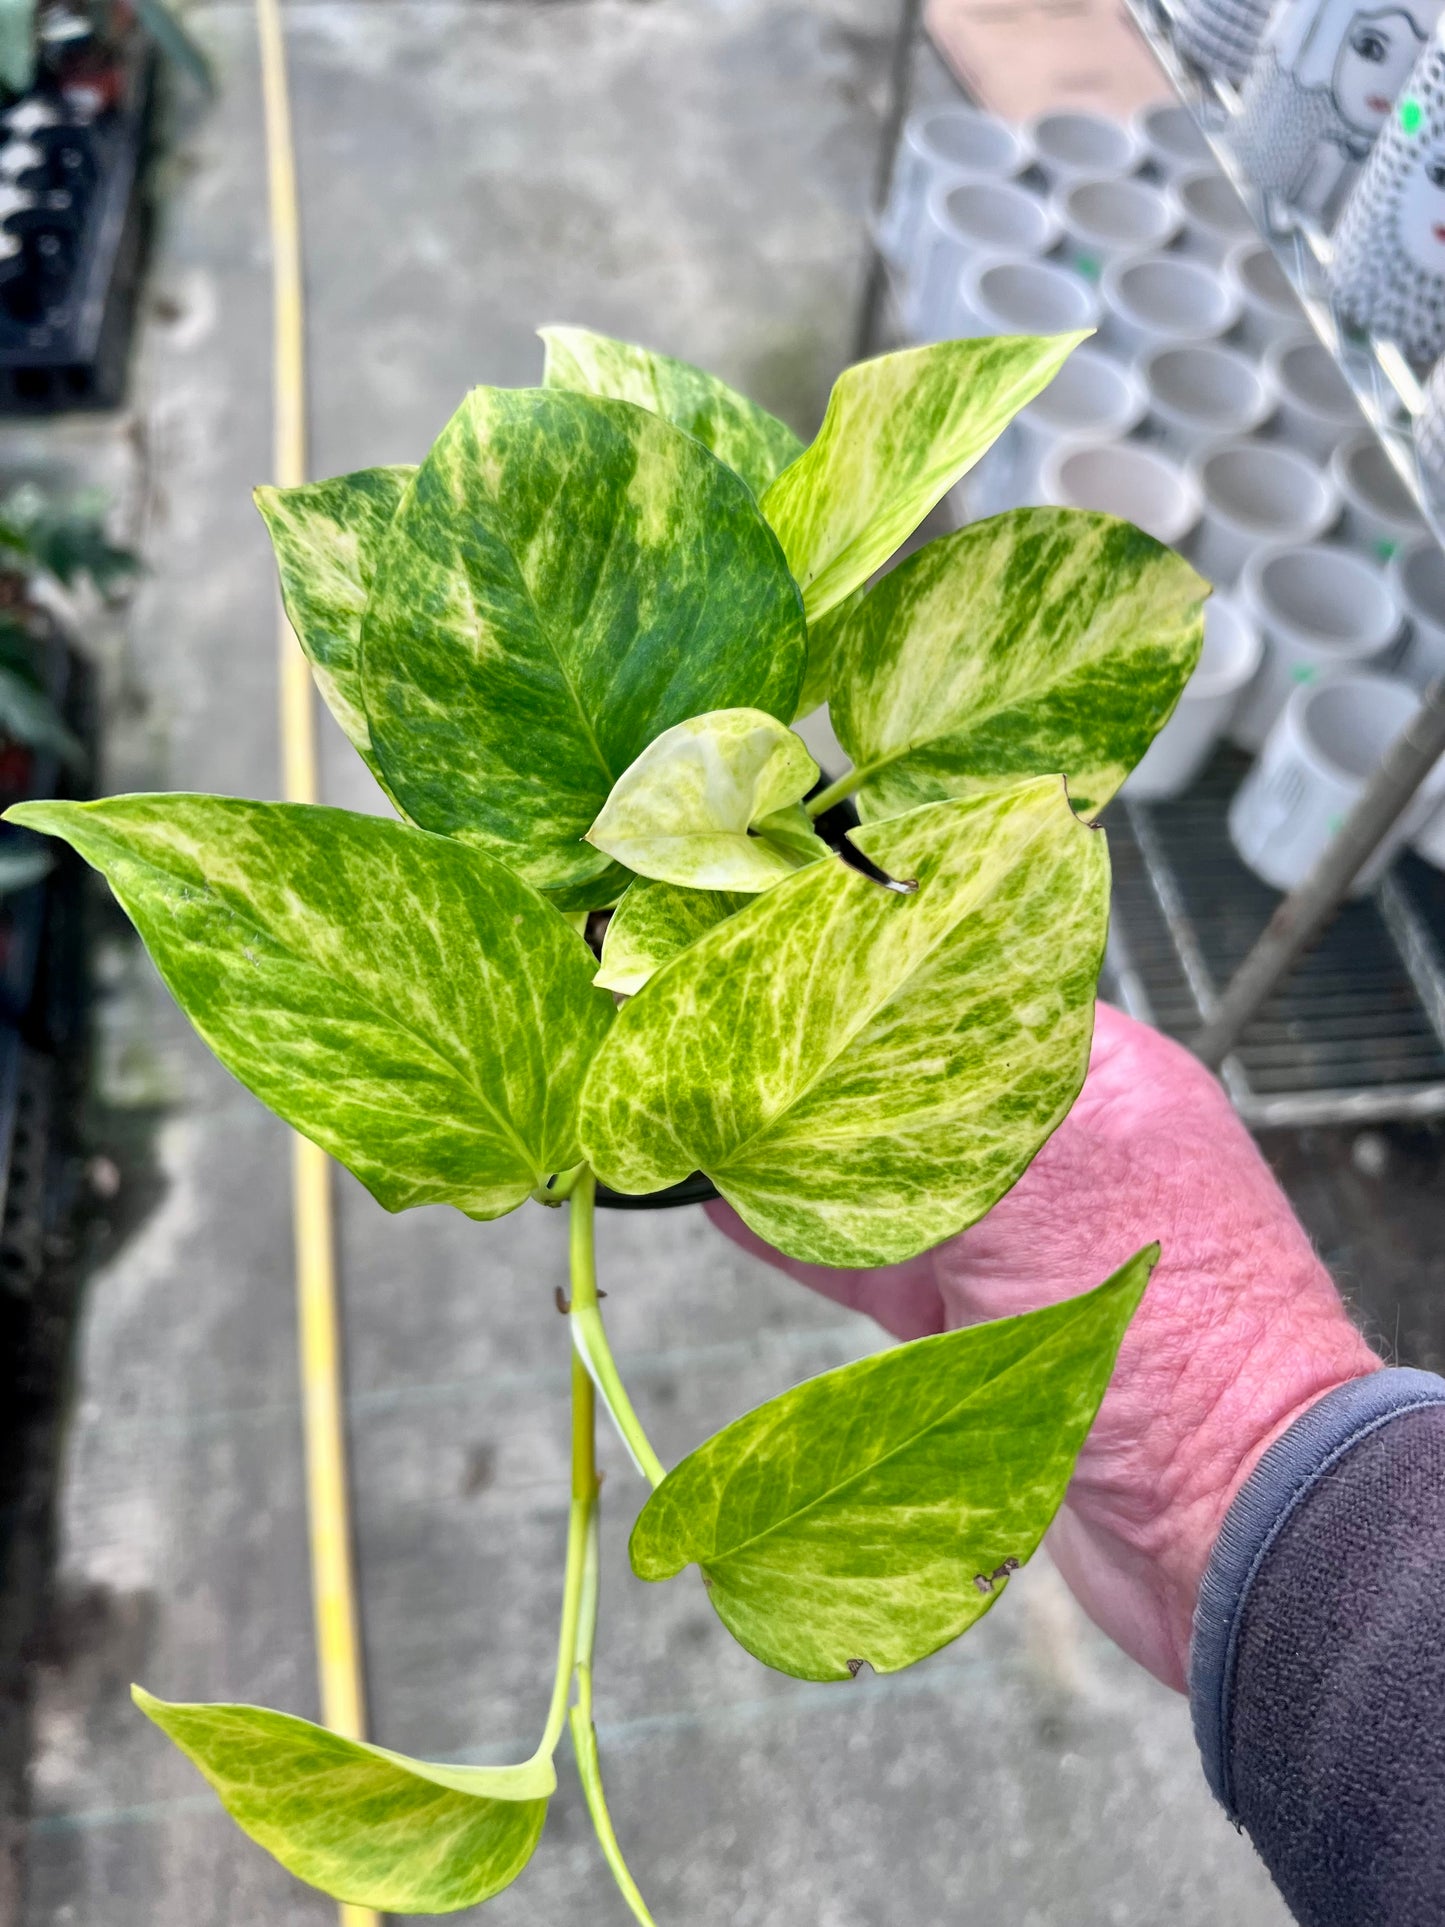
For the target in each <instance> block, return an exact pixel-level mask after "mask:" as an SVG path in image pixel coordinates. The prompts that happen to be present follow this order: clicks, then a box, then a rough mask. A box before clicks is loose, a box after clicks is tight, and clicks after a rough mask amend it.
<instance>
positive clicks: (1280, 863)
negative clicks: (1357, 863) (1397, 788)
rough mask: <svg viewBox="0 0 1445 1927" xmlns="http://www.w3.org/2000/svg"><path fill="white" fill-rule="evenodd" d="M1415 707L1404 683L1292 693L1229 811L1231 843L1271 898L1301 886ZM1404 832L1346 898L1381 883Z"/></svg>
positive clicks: (1337, 685)
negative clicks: (1273, 893) (1266, 885)
mask: <svg viewBox="0 0 1445 1927" xmlns="http://www.w3.org/2000/svg"><path fill="white" fill-rule="evenodd" d="M1419 701H1420V699H1419V697H1418V695H1417V694H1416V692H1415V691H1414V690H1413V689H1412V688H1411V687H1410V685H1409V683H1405V682H1399V681H1396V680H1395V679H1394V678H1393V677H1389V676H1372V675H1367V674H1358V673H1356V674H1349V675H1337V676H1331V677H1329V678H1328V679H1326V680H1325V681H1323V682H1317V683H1307V684H1302V685H1301V686H1300V687H1298V688H1296V689H1295V691H1294V693H1293V694H1292V695H1291V696H1290V698H1289V701H1288V702H1287V703H1286V704H1285V707H1284V709H1283V711H1282V712H1281V713H1280V715H1279V716H1278V717H1277V718H1276V720H1275V723H1274V726H1273V728H1272V729H1271V730H1270V733H1269V737H1268V740H1267V741H1266V743H1265V745H1264V749H1263V751H1262V753H1261V755H1260V758H1259V761H1258V762H1257V763H1256V764H1255V766H1254V768H1253V769H1252V770H1251V771H1250V772H1249V775H1248V776H1247V777H1246V778H1245V779H1244V781H1243V783H1241V784H1240V786H1239V788H1238V790H1237V791H1236V792H1235V795H1234V800H1233V802H1232V803H1231V804H1230V806H1229V836H1230V841H1231V842H1232V843H1233V844H1234V847H1235V849H1236V850H1237V851H1238V852H1239V855H1240V857H1241V858H1242V859H1243V861H1244V862H1245V863H1247V864H1248V865H1249V867H1250V869H1251V870H1253V871H1254V873H1255V875H1256V876H1258V877H1262V878H1263V879H1264V881H1265V882H1266V883H1269V884H1272V885H1273V886H1274V888H1275V889H1276V890H1293V889H1295V888H1296V887H1297V886H1298V885H1299V884H1301V883H1303V882H1304V880H1305V878H1306V877H1307V876H1308V875H1309V873H1310V871H1311V870H1312V869H1313V868H1314V866H1315V864H1316V863H1317V862H1318V861H1319V859H1320V858H1321V857H1322V856H1323V855H1324V853H1325V851H1326V850H1327V849H1328V848H1329V846H1330V844H1331V843H1332V842H1333V840H1334V838H1335V837H1336V836H1337V835H1338V834H1339V831H1340V829H1341V827H1342V826H1343V824H1344V822H1345V819H1346V818H1347V817H1348V816H1349V814H1350V812H1351V810H1353V808H1354V807H1355V805H1356V803H1358V802H1359V800H1360V798H1361V796H1362V795H1363V794H1364V791H1365V787H1366V785H1367V784H1368V783H1369V781H1370V778H1371V777H1372V776H1373V775H1374V773H1375V771H1376V770H1377V769H1378V767H1379V765H1380V761H1381V759H1382V758H1383V756H1384V754H1385V752H1386V750H1387V749H1388V748H1389V747H1390V745H1391V743H1393V742H1394V741H1395V739H1396V737H1397V736H1398V735H1399V734H1400V732H1401V730H1402V729H1404V727H1405V725H1406V724H1407V723H1408V722H1409V720H1410V718H1411V717H1412V716H1413V715H1414V713H1415V711H1416V709H1417V708H1418V707H1419ZM1427 780H1428V779H1427ZM1432 794H1433V792H1432ZM1409 823H1410V819H1409V814H1408V813H1407V815H1406V816H1405V817H1404V818H1402V819H1401V820H1400V821H1399V822H1397V823H1396V824H1395V825H1394V827H1393V828H1392V829H1391V830H1390V831H1389V833H1388V834H1387V835H1386V836H1385V838H1384V840H1383V842H1382V843H1381V844H1380V846H1379V848H1378V849H1376V850H1375V852H1374V853H1373V855H1372V856H1371V857H1370V859H1369V861H1368V862H1367V863H1366V864H1365V866H1364V868H1363V869H1362V870H1361V872H1360V874H1359V876H1358V877H1357V878H1356V879H1355V882H1354V884H1353V886H1352V892H1351V893H1352V894H1353V895H1355V896H1359V895H1361V894H1363V892H1365V891H1366V890H1368V889H1369V888H1370V887H1371V885H1372V884H1374V883H1376V882H1378V881H1379V878H1380V877H1381V875H1382V874H1383V873H1384V871H1385V870H1386V869H1387V868H1388V866H1389V865H1390V863H1391V862H1392V861H1393V859H1394V857H1395V856H1396V854H1397V853H1398V851H1399V850H1400V849H1401V847H1402V846H1403V844H1404V843H1405V842H1406V840H1407V838H1408V836H1409V834H1410V827H1409Z"/></svg>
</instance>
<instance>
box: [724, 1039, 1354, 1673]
mask: <svg viewBox="0 0 1445 1927" xmlns="http://www.w3.org/2000/svg"><path fill="white" fill-rule="evenodd" d="M707 1209H708V1215H709V1216H710V1217H711V1218H712V1220H713V1222H714V1223H715V1224H717V1225H719V1226H720V1227H721V1228H722V1229H723V1230H724V1231H726V1232H727V1233H728V1235H729V1236H730V1237H732V1238H734V1239H736V1240H737V1242H738V1243H739V1244H742V1245H744V1246H746V1247H747V1248H748V1249H749V1250H750V1251H754V1252H756V1253H758V1254H759V1255H760V1256H762V1257H764V1258H767V1259H768V1260H769V1261H770V1262H771V1263H773V1264H775V1265H778V1266H779V1267H780V1268H781V1269H782V1270H784V1271H786V1272H787V1273H788V1274H789V1275H790V1276H791V1277H794V1278H797V1279H799V1280H801V1281H802V1283H804V1284H807V1285H811V1286H812V1287H813V1288H814V1289H815V1290H817V1291H821V1292H823V1293H825V1294H826V1295H827V1296H828V1297H830V1298H833V1299H835V1300H837V1302H838V1303H840V1304H844V1305H849V1306H852V1307H853V1308H854V1309H855V1310H858V1311H864V1312H867V1313H868V1314H869V1315H870V1316H872V1317H873V1318H876V1319H877V1320H878V1322H879V1323H880V1324H881V1325H883V1326H885V1327H886V1328H887V1329H888V1330H889V1331H891V1332H892V1333H893V1334H894V1336H895V1337H898V1338H919V1337H922V1336H924V1335H925V1334H926V1333H929V1332H937V1331H948V1330H953V1329H954V1328H956V1327H958V1326H960V1325H972V1324H977V1323H980V1322H981V1321H983V1320H986V1319H991V1318H1007V1317H1010V1316H1012V1315H1013V1314H1014V1313H1016V1312H1023V1311H1033V1310H1035V1309H1037V1308H1038V1307H1039V1306H1041V1305H1046V1304H1052V1303H1054V1302H1056V1301H1057V1300H1059V1299H1061V1298H1069V1297H1073V1296H1074V1295H1076V1294H1077V1293H1078V1292H1080V1291H1085V1290H1087V1289H1088V1288H1089V1287H1091V1286H1093V1285H1096V1284H1100V1283H1102V1281H1103V1280H1104V1279H1105V1278H1106V1277H1107V1276H1108V1275H1109V1274H1110V1273H1111V1272H1112V1271H1115V1270H1117V1268H1118V1267H1119V1266H1120V1265H1121V1264H1123V1262H1124V1261H1125V1259H1127V1258H1129V1257H1131V1256H1132V1255H1133V1253H1134V1252H1136V1251H1137V1250H1139V1249H1140V1247H1141V1246H1143V1245H1147V1244H1149V1243H1150V1242H1152V1241H1153V1240H1155V1239H1157V1240H1158V1242H1159V1244H1160V1246H1161V1247H1162V1254H1161V1257H1160V1260H1159V1264H1158V1266H1157V1268H1156V1269H1155V1272H1154V1276H1153V1278H1152V1279H1151V1280H1150V1283H1149V1288H1148V1290H1147V1291H1146V1292H1145V1294H1144V1299H1143V1303H1142V1304H1141V1306H1140V1308H1139V1310H1138V1312H1137V1313H1136V1314H1135V1317H1134V1320H1133V1323H1132V1324H1131V1325H1130V1327H1129V1330H1128V1332H1127V1333H1126V1334H1125V1337H1124V1342H1123V1344H1122V1346H1121V1347H1120V1351H1119V1359H1118V1364H1117V1366H1116V1367H1115V1371H1114V1376H1113V1379H1112V1381H1111V1383H1110V1386H1109V1390H1108V1392H1107V1393H1106V1395H1105V1398H1104V1403H1103V1405H1102V1407H1101V1409H1100V1412H1099V1416H1098V1419H1097V1420H1096V1422H1095V1424H1094V1428H1093V1430H1092V1431H1091V1432H1090V1434H1089V1437H1088V1439H1087V1440H1086V1442H1085V1444H1084V1448H1083V1450H1082V1452H1081V1453H1080V1454H1079V1460H1078V1464H1077V1466H1076V1467H1075V1471H1074V1477H1073V1481H1072V1483H1071V1484H1070V1486H1069V1491H1068V1496H1067V1499H1066V1500H1065V1503H1064V1507H1063V1509H1062V1511H1061V1512H1060V1513H1059V1515H1058V1517H1057V1519H1056V1520H1055V1522H1054V1525H1053V1527H1052V1528H1051V1530H1050V1533H1049V1538H1048V1545H1049V1549H1050V1551H1051V1552H1052V1554H1053V1557H1054V1559H1055V1561H1056V1563H1057V1564H1058V1566H1059V1569H1060V1571H1061V1572H1062V1573H1063V1575H1064V1577H1065V1579H1066V1580H1067V1581H1068V1583H1069V1586H1070V1587H1071V1588H1072V1590H1073V1592H1074V1594H1075V1595H1076V1597H1077V1598H1078V1599H1079V1601H1080V1603H1081V1604H1082V1605H1083V1607H1084V1609H1085V1610H1086V1611H1087V1612H1088V1613H1089V1615H1090V1617H1091V1618H1093V1619H1094V1620H1095V1621H1096V1622H1097V1623H1098V1624H1099V1625H1100V1626H1101V1627H1103V1629H1104V1631H1105V1632H1106V1633H1108V1634H1109V1635H1110V1636H1111V1638H1113V1639H1114V1640H1115V1641H1117V1643H1118V1644H1119V1645H1120V1646H1122V1647H1123V1649H1124V1651H1125V1652H1127V1653H1129V1654H1131V1655H1132V1656H1133V1658H1135V1659H1137V1660H1139V1661H1140V1662H1141V1664H1143V1665H1145V1666H1147V1667H1148V1669H1149V1671H1150V1672H1151V1673H1153V1674H1155V1676H1156V1677H1157V1678H1159V1679H1162V1680H1164V1681H1165V1682H1166V1683H1167V1684H1168V1685H1170V1686H1174V1687H1177V1688H1179V1689H1180V1690H1181V1691H1182V1690H1183V1689H1184V1687H1185V1684H1186V1680H1187V1677H1188V1667H1189V1637H1190V1627H1191V1623H1192V1619H1193V1613H1194V1603H1195V1600H1196V1598H1197V1596H1198V1592H1199V1582H1200V1580H1201V1578H1202V1577H1203V1574H1204V1568H1205V1565H1206V1563H1207V1562H1208V1559H1209V1554H1210V1550H1211V1548H1212V1547H1213V1544H1214V1541H1215V1538H1216V1536H1217V1535H1218V1532H1219V1528H1220V1525H1221V1524H1222V1522H1223V1519H1224V1515H1225V1513H1226V1511H1227V1510H1228V1509H1229V1505H1230V1502H1231V1500H1232V1499H1233V1497H1234V1495H1235V1493H1236V1492H1237V1491H1238V1490H1239V1488H1240V1486H1241V1485H1242V1484H1243V1483H1244V1481H1245V1479H1247V1478H1248V1476H1249V1474H1250V1472H1251V1471H1252V1470H1253V1468H1254V1466H1255V1464H1256V1463H1257V1461H1258V1460H1259V1458H1260V1457H1261V1455H1262V1454H1263V1453H1264V1452H1265V1451H1266V1450H1267V1449H1268V1447H1269V1446H1270V1445H1271V1444H1272V1443H1273V1441H1274V1440H1275V1439H1276V1438H1277V1437H1278V1436H1279V1434H1280V1433H1281V1432H1283V1431H1284V1430H1285V1429H1286V1427H1287V1426H1288V1425H1290V1423H1291V1422H1292V1421H1293V1420H1294V1419H1295V1418H1297V1417H1298V1416H1299V1414H1300V1413H1301V1412H1302V1411H1303V1410H1304V1409H1305V1407H1306V1406H1308V1405H1310V1404H1312V1403H1313V1401H1314V1400H1315V1399H1317V1398H1319V1397H1320V1396H1321V1395H1322V1394H1323V1393H1325V1392H1327V1391H1330V1390H1331V1389H1332V1388H1333V1387H1334V1386H1336V1385H1340V1384H1343V1383H1345V1382H1346V1381H1347V1380H1349V1379H1353V1378H1358V1377H1360V1376H1361V1375H1362V1374H1363V1373H1365V1372H1370V1371H1373V1370H1375V1369H1376V1368H1377V1367H1378V1366H1379V1364H1380V1360H1379V1359H1378V1358H1377V1357H1376V1356H1375V1355H1374V1353H1373V1352H1371V1350H1370V1348H1369V1347H1368V1345H1366V1343H1365V1341H1364V1339H1363V1338H1362V1337H1361V1336H1360V1334H1359V1333H1358V1332H1357V1331H1356V1330H1355V1328H1354V1326H1353V1325H1352V1324H1351V1323H1350V1320H1349V1318H1348V1316H1347V1315H1346V1312H1345V1309H1344V1306H1343V1305H1342V1304H1341V1302H1340V1296H1339V1293H1338V1292H1337V1291H1336V1289H1335V1287H1334V1284H1333V1282H1332V1280H1331V1278H1330V1275H1329V1273H1328V1272H1327V1271H1326V1270H1325V1268H1324V1266H1323V1265H1322V1264H1321V1263H1320V1261H1319V1259H1318V1258H1317V1257H1316V1255H1315V1253H1314V1251H1313V1249H1312V1248H1311V1246H1310V1243H1309V1240H1308V1238H1307V1237H1306V1236H1305V1234H1304V1231H1303V1230H1302V1228H1301V1226H1300V1224H1299V1222H1298V1220H1297V1219H1296V1218H1295V1215H1294V1213H1293V1211H1292V1210H1291V1209H1290V1205H1289V1202H1288V1200H1287V1199H1286V1197H1285V1196H1284V1193H1283V1192H1282V1191H1281V1190H1280V1188H1279V1186H1278V1185H1277V1184H1276V1183H1275V1181H1274V1178H1273V1177H1272V1176H1271V1174H1270V1171H1269V1168H1268V1167H1267V1165H1266V1164H1265V1162H1264V1159H1263V1158H1262V1157H1261V1156H1260V1154H1259V1151H1258V1150H1257V1149H1256V1147H1255V1145H1254V1142H1253V1140H1252V1139H1251V1138H1250V1136H1249V1133H1248V1132H1247V1131H1246V1130H1245V1128H1244V1126H1243V1125H1242V1124H1241V1123H1240V1121H1239V1119H1238V1118H1237V1117H1236V1115H1235V1113H1234V1110H1233V1108H1232V1106H1231V1105H1230V1103H1229V1100H1228V1099H1227V1098H1226V1096H1225V1095H1224V1092H1223V1090H1222V1089H1221V1088H1220V1086H1219V1084H1218V1083H1217V1082H1216V1081H1215V1079H1214V1078H1213V1077H1212V1076H1211V1075H1210V1074H1209V1072H1208V1071H1206V1070H1205V1069H1204V1067H1203V1066H1202V1065H1201V1064H1200V1063H1198V1061H1197V1060H1196V1059H1195V1058H1193V1057H1191V1056H1190V1055H1189V1053H1188V1052H1187V1051H1186V1050H1184V1049H1183V1048H1182V1047H1181V1046H1180V1045H1178V1044H1174V1043H1171V1042H1170V1041H1169V1039H1167V1038H1165V1037H1161V1036H1160V1035H1159V1033H1158V1032H1157V1031H1153V1030H1150V1029H1149V1028H1148V1027H1147V1026H1145V1025H1143V1024H1140V1023H1136V1022H1135V1021H1134V1020H1133V1019H1132V1018H1130V1017H1126V1016H1124V1015H1123V1014H1122V1013H1121V1012H1119V1011H1116V1010H1112V1009H1110V1008H1109V1007H1108V1006H1107V1005H1105V1004H1101V1005H1099V1007H1098V1016H1097V1020H1096V1025H1095V1032H1094V1047H1093V1054H1092V1057H1091V1058H1090V1063H1089V1075H1088V1079H1087V1081H1086V1082H1085V1085H1084V1088H1083V1090H1082V1091H1081V1092H1080V1094H1079V1097H1078V1099H1077V1101H1076V1103H1075V1104H1074V1107H1073V1109H1072V1110H1071V1111H1070V1113H1069V1115H1068V1117H1067V1118H1066V1119H1065V1120H1064V1122H1063V1123H1062V1124H1061V1125H1060V1126H1059V1128H1058V1130H1057V1131H1055V1133H1054V1135H1053V1136H1052V1137H1051V1138H1050V1139H1049V1141H1048V1143H1047V1144H1045V1145H1044V1147H1043V1149H1042V1150H1041V1151H1040V1152H1039V1154H1038V1156H1037V1157H1036V1158H1035V1159H1034V1161H1033V1163H1032V1164H1031V1165H1030V1166H1029V1168H1028V1170H1027V1171H1026V1172H1025V1173H1024V1175H1023V1176H1022V1177H1021V1178H1020V1179H1019V1181H1018V1183H1017V1184H1016V1185H1015V1186H1014V1188H1013V1190H1012V1191H1010V1192H1009V1193H1008V1195H1007V1196H1006V1197H1004V1198H1002V1199H1000V1201H999V1202H998V1204H996V1205H995V1206H994V1208H993V1210H992V1211H990V1212H989V1214H988V1216H987V1217H985V1218H984V1219H982V1220H981V1221H980V1222H979V1223H978V1224H976V1225H974V1226H973V1227H972V1229H970V1230H968V1231H965V1232H963V1233H961V1234H960V1235H959V1236H958V1237H956V1238H952V1239H950V1240H949V1241H948V1243H946V1244H943V1245H939V1246H938V1247H937V1248H936V1249H935V1250H933V1251H928V1252H924V1253H923V1254H922V1256H921V1257H918V1258H913V1259H910V1260H909V1261H908V1262H907V1263H906V1264H901V1265H888V1266H884V1267H882V1268H880V1269H878V1270H876V1271H835V1270H832V1269H830V1268H829V1267H827V1266H823V1265H808V1264H800V1263H799V1262H797V1261H796V1260H795V1259H791V1258H784V1257H781V1256H780V1255H779V1254H778V1253H777V1252H776V1251H773V1250H772V1249H771V1248H770V1247H769V1246H767V1245H765V1244H764V1243H763V1242H762V1240H761V1239H759V1238H758V1237H756V1236H755V1235H754V1234H753V1233H752V1232H751V1231H749V1230H748V1229H747V1228H746V1226H745V1225H743V1223H742V1222H741V1220H740V1219H739V1218H738V1217H737V1215H736V1214H735V1213H734V1212H733V1211H732V1210H731V1208H730V1207H729V1206H727V1205H725V1204H712V1205H709V1206H708V1207H707Z"/></svg>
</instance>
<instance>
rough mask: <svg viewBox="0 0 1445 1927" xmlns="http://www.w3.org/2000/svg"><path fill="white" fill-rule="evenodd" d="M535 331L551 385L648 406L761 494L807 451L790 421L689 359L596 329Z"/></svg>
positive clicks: (546, 375) (546, 383)
mask: <svg viewBox="0 0 1445 1927" xmlns="http://www.w3.org/2000/svg"><path fill="white" fill-rule="evenodd" d="M537 332H538V334H539V335H541V337H542V339H543V341H544V342H545V343H546V345H547V366H546V372H545V374H544V375H543V377H542V379H543V382H544V383H545V385H546V386H547V387H548V388H570V389H572V390H574V391H575V392H577V393H579V394H584V395H607V396H610V397H611V398H612V400H614V401H630V402H635V403H636V404H637V406H638V407H639V408H650V409H651V410H652V412H653V414H654V415H661V416H662V418H663V419H664V421H670V422H673V423H675V424H676V426H677V427H678V428H685V429H686V430H687V432H688V434H689V435H695V436H696V437H697V439H698V440H699V441H700V442H701V443H702V445H703V447H704V448H710V449H711V450H712V452H713V454H714V455H716V456H717V458H718V460H719V461H720V462H726V463H727V465H728V467H729V468H730V469H733V470H734V471H735V472H736V473H737V474H739V475H741V476H742V478H743V480H744V481H745V482H746V483H747V485H748V487H749V488H750V489H752V491H753V493H754V494H755V495H761V494H762V492H763V490H764V489H765V488H766V487H767V485H768V483H769V482H771V481H772V479H773V477H774V476H775V475H777V474H778V473H780V471H781V470H783V469H785V468H786V467H787V465H788V463H789V462H791V461H793V460H794V459H795V458H796V457H797V456H799V455H801V454H802V452H803V444H802V442H801V441H800V440H799V439H798V437H797V436H796V435H795V434H794V433H793V431H792V429H791V428H789V427H788V425H787V423H786V422H780V421H779V420H778V418H777V417H776V415H770V414H769V413H768V411H767V410H766V409H765V408H759V407H758V405H757V403H756V402H753V401H749V400H748V398H747V396H746V395H740V394H739V393H738V392H737V390H736V389H735V388H729V387H728V385H727V383H726V382H724V381H719V380H718V378H717V376H716V375H709V374H707V373H706V372H705V371H704V370H703V369H701V368H694V367H693V366H692V364H691V363H690V362H686V361H675V360H674V359H673V358H672V356H671V355H659V354H657V353H655V352H654V350H653V349H651V348H639V347H637V346H635V345H634V343H632V342H630V341H614V340H613V339H612V337H611V336H610V335H599V334H594V333H593V332H592V330H591V329H590V328H564V327H558V326H553V327H549V328H539V329H538V330H537Z"/></svg>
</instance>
